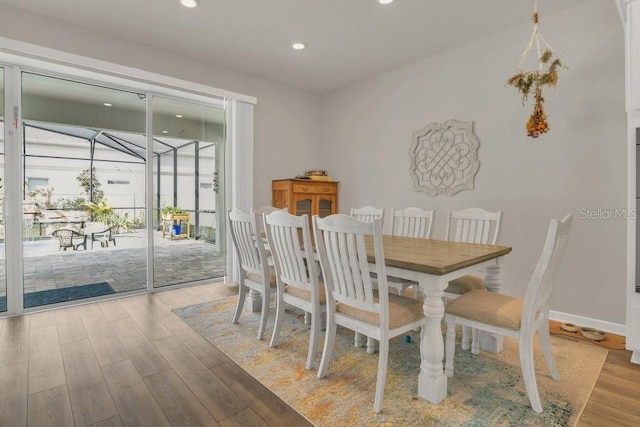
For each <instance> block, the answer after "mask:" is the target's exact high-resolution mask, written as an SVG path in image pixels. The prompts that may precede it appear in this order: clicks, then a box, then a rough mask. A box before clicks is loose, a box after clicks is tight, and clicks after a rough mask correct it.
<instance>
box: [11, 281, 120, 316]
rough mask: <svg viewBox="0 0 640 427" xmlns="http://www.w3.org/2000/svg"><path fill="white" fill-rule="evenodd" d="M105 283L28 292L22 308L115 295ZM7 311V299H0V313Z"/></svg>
mask: <svg viewBox="0 0 640 427" xmlns="http://www.w3.org/2000/svg"><path fill="white" fill-rule="evenodd" d="M115 293H116V291H114V290H113V288H112V287H111V285H110V284H108V283H107V282H100V283H92V284H90V285H79V286H69V287H66V288H56V289H49V290H46V291H37V292H29V293H26V294H24V307H25V308H29V307H40V306H43V305H49V304H56V303H59V302H65V301H75V300H79V299H84V298H92V297H97V296H101V295H109V294H115ZM6 310H7V297H6V296H2V297H0V311H6Z"/></svg>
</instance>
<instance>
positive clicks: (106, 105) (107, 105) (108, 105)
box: [102, 102, 113, 107]
mask: <svg viewBox="0 0 640 427" xmlns="http://www.w3.org/2000/svg"><path fill="white" fill-rule="evenodd" d="M102 105H104V106H105V107H111V106H112V105H113V104H109V103H108V102H105V103H104V104H102Z"/></svg>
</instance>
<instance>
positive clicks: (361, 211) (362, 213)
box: [351, 206, 386, 354]
mask: <svg viewBox="0 0 640 427" xmlns="http://www.w3.org/2000/svg"><path fill="white" fill-rule="evenodd" d="M351 216H352V217H353V218H355V219H357V220H359V221H364V222H373V220H375V219H379V220H380V224H381V227H385V222H386V221H385V219H386V218H385V214H384V208H376V207H373V206H363V207H361V208H351ZM383 230H384V228H383ZM373 277H375V274H373ZM353 344H354V346H355V347H356V348H360V347H362V336H361V335H360V334H359V333H358V332H356V335H355V338H354V340H353ZM375 351H376V347H375V343H374V341H373V340H372V339H371V338H368V339H367V352H368V353H369V354H373V353H375Z"/></svg>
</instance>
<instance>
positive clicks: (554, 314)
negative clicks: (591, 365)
mask: <svg viewBox="0 0 640 427" xmlns="http://www.w3.org/2000/svg"><path fill="white" fill-rule="evenodd" d="M549 318H550V319H551V320H555V321H557V322H562V323H573V324H574V325H578V326H587V327H589V328H595V329H600V330H603V331H605V332H609V333H611V334H616V335H622V336H623V337H626V336H627V325H622V324H620V323H612V322H607V321H604V320H598V319H592V318H590V317H582V316H576V315H573V314H567V313H562V312H559V311H553V310H549Z"/></svg>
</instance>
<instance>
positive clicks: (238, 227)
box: [229, 209, 266, 274]
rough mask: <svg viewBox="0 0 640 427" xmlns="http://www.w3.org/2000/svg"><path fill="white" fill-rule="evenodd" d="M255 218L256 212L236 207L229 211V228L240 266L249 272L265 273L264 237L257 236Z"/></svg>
mask: <svg viewBox="0 0 640 427" xmlns="http://www.w3.org/2000/svg"><path fill="white" fill-rule="evenodd" d="M255 218H256V216H255V215H254V214H250V213H245V212H242V211H240V210H238V209H234V210H232V211H231V212H229V228H230V230H231V238H232V240H233V245H234V246H235V248H236V253H237V254H238V260H239V262H240V267H241V268H242V269H243V270H245V271H246V272H249V273H257V274H263V254H264V245H263V244H262V238H259V239H257V238H256V236H257V235H258V234H257V228H256V221H255ZM258 242H259V244H258ZM264 259H266V257H264Z"/></svg>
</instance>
